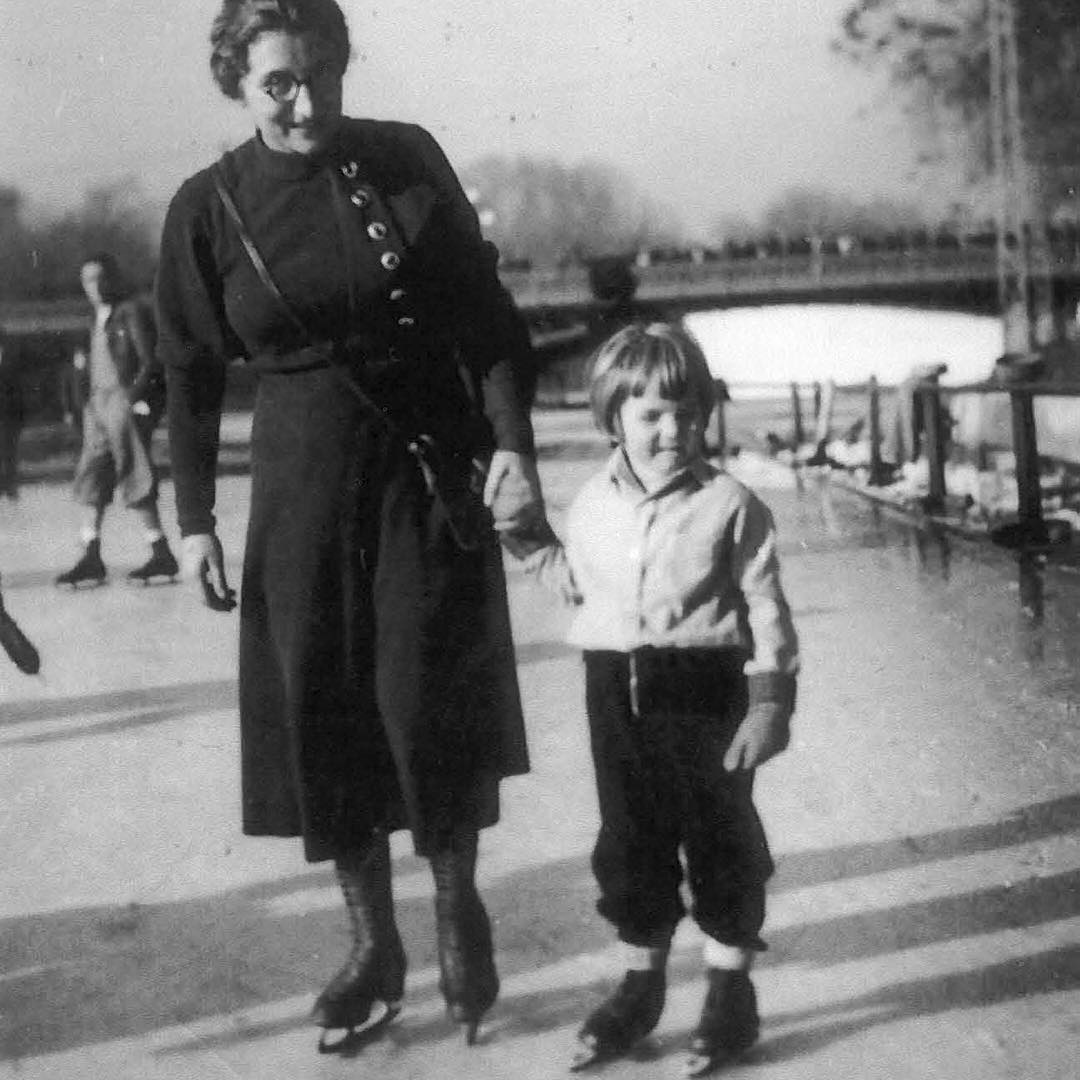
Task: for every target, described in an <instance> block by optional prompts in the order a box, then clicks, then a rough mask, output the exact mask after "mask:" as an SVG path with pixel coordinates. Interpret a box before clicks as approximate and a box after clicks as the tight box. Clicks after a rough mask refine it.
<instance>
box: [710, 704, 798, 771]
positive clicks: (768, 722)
mask: <svg viewBox="0 0 1080 1080" xmlns="http://www.w3.org/2000/svg"><path fill="white" fill-rule="evenodd" d="M789 717H790V714H789V712H788V710H787V709H786V708H785V707H784V706H783V705H782V704H781V703H780V702H778V701H761V702H758V703H757V704H756V705H751V706H750V708H749V709H748V710H747V713H746V716H745V717H743V721H742V723H741V724H740V725H739V726H738V728H737V729H736V731H735V738H733V739H732V740H731V745H730V746H729V747H728V749H727V753H726V754H724V768H725V769H726V770H727V771H728V772H736V771H738V770H743V771H746V772H749V771H750V770H751V769H756V768H757V767H758V766H759V765H764V764H765V762H766V761H768V760H769V758H773V757H776V755H777V754H779V753H780V751H781V750H784V749H786V747H787V744H788V742H789V740H790V738H791V725H790V723H789Z"/></svg>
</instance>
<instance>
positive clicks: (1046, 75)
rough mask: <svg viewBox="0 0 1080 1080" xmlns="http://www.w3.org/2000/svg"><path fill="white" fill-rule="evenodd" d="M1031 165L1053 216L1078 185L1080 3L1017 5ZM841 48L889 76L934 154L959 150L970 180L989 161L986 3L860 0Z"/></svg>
mask: <svg viewBox="0 0 1080 1080" xmlns="http://www.w3.org/2000/svg"><path fill="white" fill-rule="evenodd" d="M1014 9H1015V12H1016V28H1017V51H1018V53H1019V58H1020V85H1021V102H1022V112H1023V117H1024V126H1025V136H1026V140H1027V145H1028V153H1029V158H1030V160H1031V163H1032V165H1033V166H1034V168H1035V170H1036V173H1037V175H1038V176H1039V178H1040V179H1041V186H1042V189H1043V192H1044V197H1045V198H1046V199H1047V201H1048V203H1049V204H1050V206H1049V207H1048V208H1049V209H1053V206H1054V204H1057V203H1059V202H1060V201H1061V200H1062V199H1074V198H1075V193H1076V190H1077V188H1078V187H1080V93H1078V88H1080V3H1077V2H1076V0H1014ZM835 47H836V48H837V50H838V51H839V52H841V53H843V54H844V55H846V56H848V57H850V58H851V59H852V60H854V61H855V62H857V63H859V64H862V65H865V66H867V67H871V68H877V69H881V70H884V71H886V72H888V74H889V76H890V78H891V81H892V82H893V84H894V86H896V87H897V88H899V89H900V90H901V91H903V93H904V94H905V96H906V99H907V105H908V111H909V114H910V115H911V117H912V118H913V120H915V121H916V123H917V124H918V127H919V130H920V133H921V135H922V138H923V143H924V148H925V152H926V155H927V156H928V157H932V156H935V155H940V154H941V153H942V150H943V147H946V146H949V147H950V148H956V147H958V148H959V150H958V152H959V154H960V156H961V157H962V158H963V162H964V164H965V165H966V166H967V169H968V173H969V176H970V177H971V178H972V179H978V178H980V177H981V176H983V175H985V172H986V169H987V165H988V161H989V148H990V139H989V134H988V132H989V125H988V119H989V106H990V53H989V42H988V35H987V4H986V0H857V2H855V3H853V4H852V5H851V6H850V7H849V8H848V9H847V11H846V12H845V14H844V16H843V18H842V21H841V34H840V37H839V38H838V39H837V41H836V42H835Z"/></svg>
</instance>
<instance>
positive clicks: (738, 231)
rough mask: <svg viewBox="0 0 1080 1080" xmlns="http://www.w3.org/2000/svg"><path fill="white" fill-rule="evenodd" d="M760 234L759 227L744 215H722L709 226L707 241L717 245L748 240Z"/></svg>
mask: <svg viewBox="0 0 1080 1080" xmlns="http://www.w3.org/2000/svg"><path fill="white" fill-rule="evenodd" d="M760 232H761V226H760V225H759V224H758V223H757V222H755V221H752V220H751V219H750V218H749V217H748V216H747V215H745V214H722V215H721V216H720V217H716V218H713V220H712V222H711V223H710V224H709V239H710V240H713V241H715V242H717V243H724V242H725V241H727V240H734V241H741V240H750V239H752V238H753V237H755V236H758V235H759V234H760Z"/></svg>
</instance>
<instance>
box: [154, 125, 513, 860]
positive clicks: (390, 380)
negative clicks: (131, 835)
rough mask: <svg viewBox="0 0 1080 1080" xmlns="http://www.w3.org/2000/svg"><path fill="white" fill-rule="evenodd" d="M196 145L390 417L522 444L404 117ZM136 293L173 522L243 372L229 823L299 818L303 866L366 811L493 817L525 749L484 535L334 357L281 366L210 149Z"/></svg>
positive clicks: (481, 284)
mask: <svg viewBox="0 0 1080 1080" xmlns="http://www.w3.org/2000/svg"><path fill="white" fill-rule="evenodd" d="M221 166H222V168H223V171H224V175H225V177H226V179H227V182H228V187H229V189H230V191H231V193H232V195H233V198H234V199H235V201H236V203H237V205H238V207H239V209H240V212H241V214H242V216H243V218H244V220H245V222H246V224H247V227H248V230H249V231H250V233H251V235H252V236H253V238H254V240H255V244H256V246H257V247H258V249H259V251H260V253H261V254H262V257H263V258H264V260H265V262H266V264H267V265H268V267H269V270H270V273H271V275H272V277H273V278H274V280H275V282H276V283H277V285H278V286H279V288H280V289H281V292H282V293H283V294H284V296H285V298H286V300H287V301H288V305H289V307H290V308H292V309H293V311H294V312H295V313H296V314H298V315H299V316H300V318H301V320H302V321H303V323H304V324H305V326H306V328H307V330H308V331H310V334H311V336H313V337H314V338H315V339H317V340H318V341H320V342H321V341H341V340H343V339H345V338H349V339H350V350H349V353H350V357H351V362H352V364H353V365H354V368H353V374H354V377H356V378H358V379H359V380H360V381H361V382H362V383H363V384H364V385H366V386H367V387H368V389H369V392H370V393H371V394H372V396H374V397H375V398H377V399H378V401H379V403H380V404H381V405H382V406H383V407H385V408H387V409H388V410H389V411H390V413H391V414H392V415H394V416H395V417H397V418H398V419H399V422H402V420H403V418H404V422H406V423H407V424H408V425H409V426H412V427H414V428H416V429H422V430H424V431H429V432H434V433H435V435H436V436H437V438H438V439H439V441H440V442H441V443H442V444H444V445H446V446H451V447H454V448H455V449H456V450H457V451H459V452H460V453H461V454H462V455H463V456H465V455H467V454H469V453H471V452H474V451H477V450H482V449H485V448H490V447H491V446H492V445H494V446H496V447H498V448H502V449H510V450H517V451H521V452H525V453H531V452H532V433H531V428H530V425H529V421H528V415H527V408H526V405H525V403H524V402H523V400H522V398H523V394H522V392H521V390H520V381H519V377H518V373H519V372H522V371H524V369H525V367H526V365H527V364H528V360H529V345H528V336H527V333H526V331H525V329H524V327H523V324H522V322H521V319H520V317H519V316H518V315H517V313H516V311H515V310H514V308H513V304H512V302H511V301H510V299H509V297H508V295H507V294H506V293H505V291H504V290H503V289H502V288H501V286H500V284H499V281H498V277H497V275H496V273H495V258H496V257H495V253H494V251H493V249H492V248H491V247H490V245H488V244H486V243H485V242H484V241H483V240H482V239H481V237H480V233H479V228H478V225H477V222H476V216H475V213H474V212H473V210H472V207H471V206H470V205H469V203H468V200H467V199H466V197H465V195H464V193H463V192H462V190H461V188H460V185H459V184H458V182H457V180H456V178H455V177H454V174H453V172H452V170H451V169H450V166H449V165H448V163H447V162H446V159H445V158H444V156H443V155H442V152H441V151H440V150H439V148H438V146H437V145H436V144H435V142H434V140H432V139H431V137H430V136H429V135H428V134H427V133H426V132H424V131H423V130H422V129H420V128H417V127H413V126H410V125H404V124H394V123H388V122H376V121H351V120H350V121H345V122H344V124H343V126H342V131H341V134H340V135H339V137H338V138H337V140H336V142H335V145H334V146H333V147H332V148H330V149H329V150H328V151H327V153H326V154H324V155H321V156H320V158H319V159H317V160H313V159H309V158H305V157H302V156H298V155H289V154H279V153H276V152H273V151H270V150H268V149H267V148H266V147H265V146H264V145H263V144H262V143H261V141H259V140H258V139H257V138H256V139H252V140H251V141H249V142H247V143H245V144H244V145H243V146H241V147H239V148H238V149H237V150H235V151H233V152H231V153H228V154H226V155H225V156H224V157H223V158H222V161H221ZM335 185H336V186H337V190H338V192H339V193H340V194H339V195H335V193H334V186H335ZM350 265H351V267H352V272H351V273H349V272H348V267H349V266H350ZM350 290H351V294H352V295H351V296H350ZM157 307H158V320H159V332H160V342H161V344H160V348H161V351H162V358H163V360H164V362H165V365H166V370H167V373H168V386H169V426H170V440H171V445H172V461H173V473H174V478H175V484H176V492H177V506H178V515H179V521H180V528H181V532H182V533H183V534H184V535H190V534H193V533H206V532H211V531H212V530H213V527H214V517H213V505H214V470H215V464H216V456H217V440H218V429H219V426H220V413H221V401H222V391H223V387H224V372H225V365H226V362H227V361H228V360H229V359H230V358H233V357H246V358H248V359H254V360H256V362H257V364H258V366H259V368H260V369H261V370H264V371H266V372H267V373H266V374H263V375H261V377H260V380H259V389H258V394H257V399H256V406H255V419H254V426H253V431H252V447H251V453H252V498H251V516H250V520H249V524H248V536H247V543H246V550H245V559H244V572H243V581H242V590H241V631H240V634H241V638H240V719H241V736H242V737H241V745H242V794H243V823H244V831H245V832H247V833H249V834H252V835H277V836H295V835H300V836H302V837H303V839H304V850H305V854H306V856H307V858H308V859H310V860H313V861H314V860H319V859H326V858H332V857H334V856H336V855H337V854H339V853H342V852H345V851H348V850H350V849H355V848H356V847H358V846H359V845H361V844H362V843H364V842H365V841H366V839H367V837H368V836H369V835H370V833H371V831H372V830H373V829H379V828H402V827H409V828H411V829H412V833H413V838H414V843H415V846H416V849H417V851H418V852H421V853H428V852H430V851H431V850H432V849H433V848H435V847H437V846H439V844H440V843H441V842H442V841H441V838H442V837H444V836H446V835H447V834H448V833H449V832H450V831H451V830H452V829H453V828H455V827H459V826H464V827H467V828H468V827H481V826H485V825H489V824H492V823H493V822H494V821H495V820H497V817H498V782H499V779H500V778H501V777H504V776H509V775H514V774H517V773H522V772H525V771H526V770H527V768H528V762H527V755H526V747H525V736H524V728H523V723H522V716H521V706H520V700H519V695H518V688H517V681H516V675H515V670H514V656H513V647H512V642H511V638H510V628H509V622H508V617H507V609H506V590H505V582H504V579H503V573H502V563H501V558H500V553H499V548H498V544H497V542H496V540H495V539H494V537H493V535H490V534H489V535H488V536H486V537H485V540H484V542H483V544H482V545H481V547H480V548H479V550H475V551H463V550H462V549H461V548H460V547H459V546H458V545H456V544H455V543H454V540H453V538H452V536H451V534H450V532H449V530H448V528H447V525H446V521H445V517H444V515H443V513H442V511H441V509H440V507H439V505H438V504H437V503H433V501H432V499H431V498H430V496H429V495H428V493H427V491H426V489H425V487H424V484H423V480H422V477H421V474H420V470H419V468H418V466H417V464H416V462H415V459H414V458H413V457H412V456H411V455H410V454H409V453H408V452H407V450H406V449H405V446H404V439H402V438H400V437H399V436H397V435H395V434H393V433H390V432H388V431H387V430H386V429H385V428H384V427H383V426H382V425H381V424H379V423H378V422H377V421H375V420H373V418H372V417H371V415H370V412H369V411H368V410H367V409H366V408H365V407H364V406H363V405H362V404H361V402H360V401H358V400H357V398H356V397H355V396H354V395H353V394H352V393H351V392H350V391H349V389H348V387H347V385H346V384H345V382H344V380H343V374H342V372H340V371H338V370H336V369H335V368H333V367H330V366H325V365H323V366H310V365H306V366H305V365H304V364H300V365H297V357H298V352H297V351H298V350H300V349H302V348H304V347H305V346H309V345H310V344H311V340H310V338H306V337H305V335H304V334H302V333H301V332H300V331H299V330H297V329H296V328H295V327H294V325H293V324H292V322H291V321H290V319H289V316H288V313H287V312H286V311H285V310H284V309H283V308H282V307H281V305H280V304H279V303H278V302H277V301H275V299H274V297H273V296H272V294H271V293H270V292H269V290H268V289H267V288H266V287H265V285H264V284H263V283H262V282H261V281H260V280H259V278H258V276H257V274H256V272H255V270H254V268H253V265H252V263H251V260H250V258H249V257H248V255H247V254H246V252H245V251H244V249H243V247H242V244H241V241H240V239H239V235H238V232H237V229H236V227H235V225H234V224H233V223H232V222H231V221H230V220H229V219H228V218H227V217H226V214H225V210H224V208H223V206H222V204H221V200H220V198H219V196H218V194H217V192H216V190H215V188H214V185H213V181H212V177H211V175H210V172H209V170H206V171H203V172H201V173H198V174H197V175H195V176H194V177H192V178H191V179H190V180H188V181H187V182H186V183H185V184H184V185H183V186H182V187H181V189H180V191H179V192H178V193H177V195H176V197H175V198H174V200H173V202H172V205H171V206H170V209H169V213H168V217H167V220H166V224H165V230H164V235H163V240H162V250H161V262H160V266H159V271H158V282H157ZM303 355H304V356H306V355H307V354H303ZM298 366H299V370H295V369H296V368H297V367H298Z"/></svg>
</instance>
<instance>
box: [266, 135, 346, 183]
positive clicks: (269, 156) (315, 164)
mask: <svg viewBox="0 0 1080 1080" xmlns="http://www.w3.org/2000/svg"><path fill="white" fill-rule="evenodd" d="M339 140H340V128H339V133H338V134H336V135H335V136H334V137H333V138H332V139H331V140H330V141H329V142H328V143H327V145H326V147H325V148H324V149H322V150H320V151H319V152H318V153H317V154H290V153H288V152H287V151H283V150H271V149H270V147H269V146H267V145H266V143H265V142H263V138H262V135H260V134H259V132H258V131H256V132H255V135H254V137H253V138H252V140H251V143H252V146H253V148H254V155H255V161H256V163H257V165H258V168H259V170H260V171H261V172H262V173H263V174H264V175H266V176H269V177H272V178H273V179H275V180H307V179H309V178H310V177H312V176H315V175H316V174H317V173H319V172H321V171H322V169H323V168H324V167H325V166H326V164H327V163H328V162H331V161H333V160H334V158H335V157H336V155H337V154H338V142H339Z"/></svg>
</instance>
